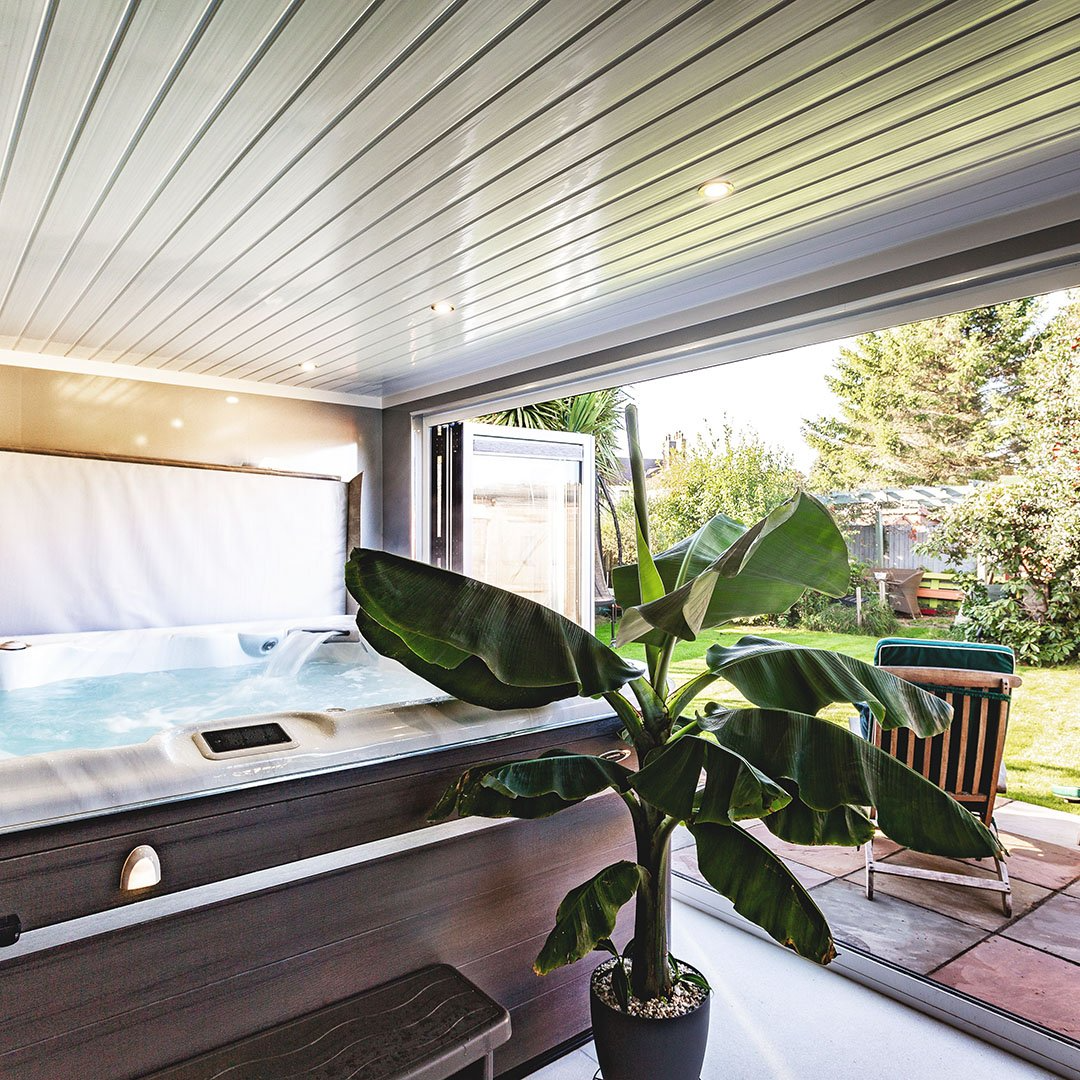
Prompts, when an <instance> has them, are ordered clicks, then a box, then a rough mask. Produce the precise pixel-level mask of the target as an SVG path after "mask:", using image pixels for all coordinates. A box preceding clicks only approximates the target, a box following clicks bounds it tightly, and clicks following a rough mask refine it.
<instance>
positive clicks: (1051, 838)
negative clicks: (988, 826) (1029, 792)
mask: <svg viewBox="0 0 1080 1080" xmlns="http://www.w3.org/2000/svg"><path fill="white" fill-rule="evenodd" d="M998 807H1000V809H998ZM994 818H995V820H996V821H997V826H998V828H999V829H1003V830H1004V831H1005V832H1009V833H1014V834H1015V835H1017V836H1030V837H1032V838H1033V839H1036V840H1046V841H1047V842H1049V843H1051V844H1060V845H1061V846H1062V847H1065V848H1071V849H1074V850H1075V849H1076V847H1077V846H1078V845H1080V814H1070V813H1069V812H1068V811H1067V810H1051V809H1050V808H1049V807H1047V806H1039V805H1037V804H1036V803H1026V802H1020V800H1019V799H1014V800H1013V801H1012V802H1011V803H1009V805H1008V806H1005V807H1002V806H1001V804H1000V803H998V804H997V807H995V810H994Z"/></svg>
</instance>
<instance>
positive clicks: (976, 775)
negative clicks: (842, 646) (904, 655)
mask: <svg viewBox="0 0 1080 1080" xmlns="http://www.w3.org/2000/svg"><path fill="white" fill-rule="evenodd" d="M882 670H884V671H890V672H892V673H893V674H894V675H898V676H899V677H900V678H902V679H906V680H907V681H908V682H913V683H915V684H916V685H917V686H921V687H922V688H923V689H924V690H927V691H928V692H930V693H932V694H935V695H936V696H937V697H940V698H943V699H944V700H945V701H947V702H948V703H949V704H950V705H951V706H952V708H953V722H952V724H951V725H950V726H949V727H948V728H946V730H945V731H944V732H942V733H941V734H940V735H934V736H933V737H932V738H929V739H922V738H919V737H918V736H917V735H915V733H914V732H912V731H910V730H909V729H907V728H893V729H892V730H890V731H887V732H883V731H882V730H881V728H880V727H879V726H878V725H877V724H875V725H874V729H873V739H874V742H875V744H876V745H877V746H879V747H881V749H883V750H885V751H886V752H887V753H889V754H891V755H892V756H893V757H896V758H898V759H899V760H900V761H903V762H904V763H905V764H906V765H907V766H908V767H909V768H911V769H914V770H915V771H916V772H918V773H920V774H921V775H922V776H925V777H926V778H927V779H928V780H931V781H932V782H933V783H935V784H937V785H938V787H940V788H943V789H944V790H945V791H947V792H948V793H949V794H950V795H952V797H953V798H954V799H956V800H957V801H958V802H961V803H963V804H964V805H965V806H966V807H967V808H968V809H969V810H970V811H971V812H972V813H973V814H975V815H976V816H978V817H980V818H982V820H983V821H984V822H985V823H986V824H987V825H989V824H990V819H991V818H992V817H993V813H994V801H995V798H996V796H997V783H998V772H999V770H1000V768H1001V757H1002V753H1003V752H1004V748H1005V731H1006V728H1007V726H1008V720H1009V705H1010V703H1011V695H1012V690H1013V687H1015V686H1019V685H1020V679H1019V677H1018V676H1016V675H1008V674H1003V673H1000V672H993V671H971V670H968V669H963V668H938V667H919V668H915V667H893V666H889V665H883V667H882Z"/></svg>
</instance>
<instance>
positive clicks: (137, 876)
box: [120, 844, 161, 892]
mask: <svg viewBox="0 0 1080 1080" xmlns="http://www.w3.org/2000/svg"><path fill="white" fill-rule="evenodd" d="M160 881H161V862H160V860H159V859H158V854H157V852H156V851H155V850H154V849H153V848H152V847H151V846H150V845H149V844H140V845H139V846H138V847H137V848H135V850H134V851H132V853H131V854H130V855H129V856H128V857H127V859H125V860H124V866H123V869H122V870H121V871H120V888H121V889H123V890H124V892H135V891H136V890H138V889H149V888H150V887H151V886H153V885H157V884H158V882H160Z"/></svg>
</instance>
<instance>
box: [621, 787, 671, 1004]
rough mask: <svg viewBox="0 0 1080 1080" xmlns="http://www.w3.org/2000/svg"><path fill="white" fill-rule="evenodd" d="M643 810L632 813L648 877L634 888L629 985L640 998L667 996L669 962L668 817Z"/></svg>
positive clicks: (669, 845) (649, 810)
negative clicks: (635, 890) (631, 967)
mask: <svg viewBox="0 0 1080 1080" xmlns="http://www.w3.org/2000/svg"><path fill="white" fill-rule="evenodd" d="M642 809H643V810H644V813H642V814H640V815H635V818H634V831H635V834H636V837H637V858H638V863H639V864H640V865H641V866H644V867H645V869H646V870H648V871H649V879H648V881H647V882H645V884H643V885H642V887H641V888H639V889H638V892H637V901H636V905H637V906H636V911H635V914H634V949H633V959H634V966H633V970H632V971H631V989H632V990H633V993H634V996H635V997H637V998H640V999H641V1000H643V1001H649V1000H651V999H653V998H658V997H670V995H671V990H672V985H671V965H670V964H669V963H668V953H669V952H670V945H669V940H670V923H671V829H672V823H671V819H669V818H667V817H666V816H665V815H664V814H663V812H662V811H659V810H656V809H655V808H653V807H651V806H649V805H648V804H642Z"/></svg>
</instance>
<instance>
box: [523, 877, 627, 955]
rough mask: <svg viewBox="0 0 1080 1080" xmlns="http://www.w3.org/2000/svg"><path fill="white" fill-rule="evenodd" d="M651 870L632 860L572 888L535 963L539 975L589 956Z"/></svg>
mask: <svg viewBox="0 0 1080 1080" xmlns="http://www.w3.org/2000/svg"><path fill="white" fill-rule="evenodd" d="M646 877H647V871H646V870H645V869H644V867H641V866H638V864H637V863H632V862H625V861H624V862H617V863H613V864H612V865H611V866H607V867H605V868H604V869H603V870H601V871H600V873H599V874H597V875H596V876H595V877H593V878H590V879H589V880H588V881H586V882H585V884H584V885H579V886H578V887H577V888H576V889H571V890H570V892H568V893H567V894H566V897H565V899H564V900H563V902H562V903H561V904H560V905H559V910H558V911H557V912H556V914H555V928H554V929H553V930H552V931H551V933H550V934H548V938H547V941H545V942H544V947H543V948H542V949H541V950H540V955H539V956H538V957H537V958H536V961H535V962H534V964H533V970H534V971H535V972H536V973H537V975H547V974H548V973H549V972H551V971H554V970H555V969H556V968H558V967H562V966H563V965H564V964H572V963H574V961H575V960H580V959H582V957H585V956H588V955H589V953H591V952H592V951H593V950H594V949H595V948H596V946H597V944H598V943H599V942H601V941H603V940H604V939H605V938H610V937H611V931H612V930H614V929H615V919H616V918H617V916H618V914H619V908H621V907H622V906H623V904H625V903H626V902H627V901H628V900H629V899H630V897H632V896H633V895H634V893H636V892H637V891H638V888H639V887H640V886H641V885H642V884H644V882H645V879H646Z"/></svg>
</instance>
